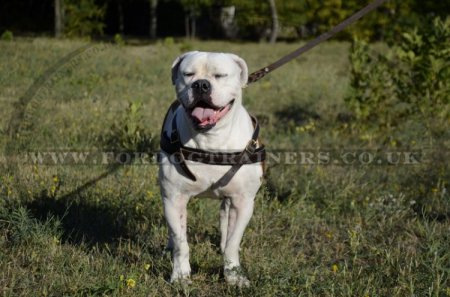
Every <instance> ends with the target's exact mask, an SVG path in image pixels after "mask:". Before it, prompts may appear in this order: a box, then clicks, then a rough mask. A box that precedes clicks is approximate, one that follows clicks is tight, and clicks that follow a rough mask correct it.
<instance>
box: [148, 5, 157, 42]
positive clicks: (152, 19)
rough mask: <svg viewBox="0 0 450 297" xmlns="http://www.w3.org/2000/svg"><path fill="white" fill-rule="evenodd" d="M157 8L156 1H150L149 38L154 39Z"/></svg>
mask: <svg viewBox="0 0 450 297" xmlns="http://www.w3.org/2000/svg"><path fill="white" fill-rule="evenodd" d="M157 7H158V0H150V38H151V39H156V26H157V22H158V15H157V14H156V8H157Z"/></svg>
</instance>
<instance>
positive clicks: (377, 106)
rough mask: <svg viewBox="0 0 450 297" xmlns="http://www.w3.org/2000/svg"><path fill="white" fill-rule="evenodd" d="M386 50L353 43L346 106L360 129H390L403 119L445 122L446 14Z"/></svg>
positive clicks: (449, 68)
mask: <svg viewBox="0 0 450 297" xmlns="http://www.w3.org/2000/svg"><path fill="white" fill-rule="evenodd" d="M389 54H390V55H392V59H389V58H387V56H389V55H381V54H374V53H373V51H371V49H370V47H369V45H368V44H367V43H364V42H361V41H355V42H354V43H353V46H352V49H351V53H350V62H351V91H352V92H351V95H350V96H348V97H347V98H346V103H347V106H348V107H349V108H350V110H351V112H352V113H353V115H354V117H355V118H356V119H357V121H358V125H359V127H362V128H363V129H368V128H375V129H376V130H378V131H381V130H383V128H391V127H395V126H397V125H398V124H399V123H402V122H403V121H404V120H405V118H411V117H421V118H423V117H424V116H426V117H427V118H430V117H431V118H433V119H435V120H438V121H439V120H442V121H444V120H445V119H446V118H448V116H449V101H450V18H447V19H446V20H442V19H440V18H435V19H434V20H432V21H430V22H428V23H426V24H424V26H422V27H420V28H419V29H414V30H413V31H411V32H406V33H403V34H402V39H401V42H400V44H399V45H398V46H396V47H394V48H392V49H390V50H389Z"/></svg>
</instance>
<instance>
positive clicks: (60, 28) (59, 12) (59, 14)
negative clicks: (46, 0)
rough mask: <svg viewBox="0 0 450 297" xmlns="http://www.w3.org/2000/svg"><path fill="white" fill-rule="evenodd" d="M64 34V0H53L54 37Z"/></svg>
mask: <svg viewBox="0 0 450 297" xmlns="http://www.w3.org/2000/svg"><path fill="white" fill-rule="evenodd" d="M63 33H64V0H55V37H56V38H60V37H61V36H62V35H63Z"/></svg>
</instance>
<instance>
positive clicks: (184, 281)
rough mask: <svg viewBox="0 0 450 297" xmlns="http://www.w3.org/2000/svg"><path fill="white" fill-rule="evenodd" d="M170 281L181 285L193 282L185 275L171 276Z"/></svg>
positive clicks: (184, 285)
mask: <svg viewBox="0 0 450 297" xmlns="http://www.w3.org/2000/svg"><path fill="white" fill-rule="evenodd" d="M170 282H171V283H172V284H174V285H179V286H181V287H183V288H184V287H186V286H189V285H191V284H192V281H191V279H190V278H189V275H188V276H184V277H173V276H172V277H171V278H170Z"/></svg>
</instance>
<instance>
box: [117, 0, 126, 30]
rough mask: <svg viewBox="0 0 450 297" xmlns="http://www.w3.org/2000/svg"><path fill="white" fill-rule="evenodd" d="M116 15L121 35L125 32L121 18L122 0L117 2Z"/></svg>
mask: <svg viewBox="0 0 450 297" xmlns="http://www.w3.org/2000/svg"><path fill="white" fill-rule="evenodd" d="M117 13H118V14H119V33H120V34H121V35H123V34H124V32H125V21H124V16H123V6H122V0H117Z"/></svg>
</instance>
